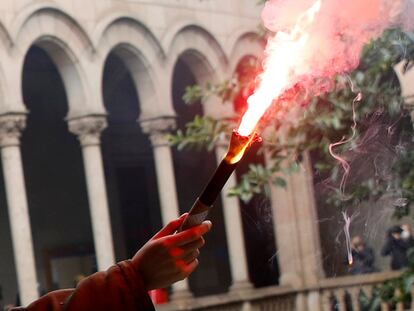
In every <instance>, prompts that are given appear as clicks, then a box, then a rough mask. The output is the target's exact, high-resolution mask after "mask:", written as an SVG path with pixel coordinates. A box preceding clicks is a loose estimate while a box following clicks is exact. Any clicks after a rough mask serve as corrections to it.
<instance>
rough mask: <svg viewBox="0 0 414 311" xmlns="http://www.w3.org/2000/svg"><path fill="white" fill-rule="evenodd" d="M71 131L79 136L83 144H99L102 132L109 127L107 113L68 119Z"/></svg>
mask: <svg viewBox="0 0 414 311" xmlns="http://www.w3.org/2000/svg"><path fill="white" fill-rule="evenodd" d="M68 124H69V131H70V132H72V133H73V134H75V135H77V136H78V139H79V141H80V143H81V145H82V146H90V145H99V144H100V143H101V133H102V131H103V130H104V129H105V128H106V127H107V125H108V124H107V121H106V115H104V114H95V115H87V116H82V117H76V118H73V119H69V120H68Z"/></svg>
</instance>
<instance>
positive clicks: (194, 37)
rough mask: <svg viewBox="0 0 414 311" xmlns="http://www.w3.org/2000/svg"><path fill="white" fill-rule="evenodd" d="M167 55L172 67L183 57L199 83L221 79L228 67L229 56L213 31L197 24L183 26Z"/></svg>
mask: <svg viewBox="0 0 414 311" xmlns="http://www.w3.org/2000/svg"><path fill="white" fill-rule="evenodd" d="M167 55H168V58H169V62H170V64H171V65H172V66H171V67H172V69H173V67H174V65H175V63H176V62H177V60H178V59H179V58H182V60H184V62H186V63H187V65H188V66H189V67H190V68H191V69H192V70H193V71H194V73H195V75H196V78H197V82H199V83H202V82H205V81H213V82H214V81H220V80H221V79H223V77H224V71H225V68H226V67H227V56H226V54H225V52H224V50H223V49H222V47H221V45H220V44H219V43H218V41H217V40H216V39H215V38H214V36H213V35H212V34H211V33H209V32H208V31H207V30H206V29H204V28H201V27H200V26H197V25H187V26H185V27H183V28H181V29H180V30H179V31H178V32H177V33H176V35H175V36H174V39H173V40H172V41H171V45H170V46H169V48H168V53H167Z"/></svg>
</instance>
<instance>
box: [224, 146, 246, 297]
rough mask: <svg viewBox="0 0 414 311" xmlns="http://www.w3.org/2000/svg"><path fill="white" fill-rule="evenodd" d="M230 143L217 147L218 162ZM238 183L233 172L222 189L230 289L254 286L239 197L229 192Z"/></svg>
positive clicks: (237, 289) (236, 289)
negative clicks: (230, 276)
mask: <svg viewBox="0 0 414 311" xmlns="http://www.w3.org/2000/svg"><path fill="white" fill-rule="evenodd" d="M227 149H228V144H226V143H225V142H220V143H219V144H217V147H216V157H217V162H218V163H220V162H221V160H223V158H224V156H225V155H226V153H227ZM236 184H237V181H236V176H235V174H234V173H233V174H232V175H231V176H230V178H229V179H228V181H227V183H226V185H225V186H224V188H223V190H222V191H221V200H222V202H223V213H224V223H225V229H226V237H227V241H228V243H227V245H228V248H229V256H230V270H231V275H232V280H233V284H232V286H231V287H230V291H239V290H243V289H249V288H252V284H251V283H250V280H249V270H248V265H247V256H246V246H245V243H244V233H243V225H242V217H241V213H240V204H239V199H238V198H237V197H229V196H228V192H229V190H230V189H231V188H233V187H234V186H235V185H236Z"/></svg>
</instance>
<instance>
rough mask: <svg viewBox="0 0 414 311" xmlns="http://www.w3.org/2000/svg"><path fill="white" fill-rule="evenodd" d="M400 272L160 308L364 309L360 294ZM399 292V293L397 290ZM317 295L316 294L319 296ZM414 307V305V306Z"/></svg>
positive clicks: (222, 310)
mask: <svg viewBox="0 0 414 311" xmlns="http://www.w3.org/2000/svg"><path fill="white" fill-rule="evenodd" d="M399 274H400V272H398V271H397V272H381V273H373V274H365V275H358V276H345V277H336V278H329V279H322V280H320V281H319V282H318V285H317V286H314V287H309V288H302V289H294V288H293V287H290V286H271V287H266V288H259V289H247V290H244V291H239V292H236V291H231V292H229V293H227V294H221V295H215V296H208V297H201V298H193V299H190V300H187V301H179V302H172V303H168V304H164V305H158V306H157V310H158V311H178V310H180V311H183V310H197V311H202V310H203V311H204V310H214V311H278V310H282V311H334V310H335V311H336V310H338V311H351V310H352V311H362V310H363V309H362V307H361V305H360V295H363V294H364V295H366V297H368V298H370V297H372V294H373V290H374V289H375V287H376V286H379V285H381V284H383V283H384V282H385V281H388V280H391V279H393V278H396V277H398V276H399ZM396 295H398V293H396ZM315 297H316V298H315ZM380 308H381V309H380V310H381V311H387V310H401V311H402V310H405V309H404V305H403V304H402V303H397V304H396V305H394V306H391V305H390V304H388V303H386V302H382V303H381V304H380ZM411 309H412V310H414V305H413V306H411Z"/></svg>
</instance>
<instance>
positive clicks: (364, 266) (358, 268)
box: [347, 247, 377, 274]
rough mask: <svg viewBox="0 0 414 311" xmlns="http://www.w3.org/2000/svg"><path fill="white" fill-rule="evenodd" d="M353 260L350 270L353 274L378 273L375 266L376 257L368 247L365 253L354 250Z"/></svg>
mask: <svg viewBox="0 0 414 311" xmlns="http://www.w3.org/2000/svg"><path fill="white" fill-rule="evenodd" d="M352 258H353V263H352V266H351V267H350V269H349V272H350V273H351V274H365V273H372V272H375V271H377V269H376V268H375V266H374V262H375V255H374V251H373V250H372V248H370V247H366V248H365V249H364V250H363V251H356V250H352ZM347 263H348V261H347Z"/></svg>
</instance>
